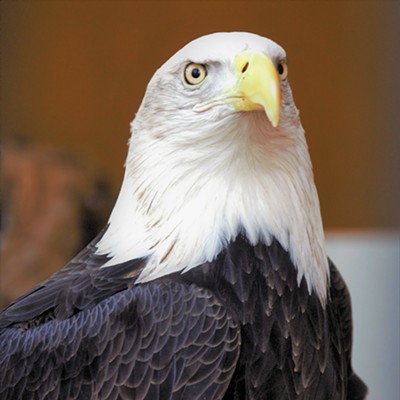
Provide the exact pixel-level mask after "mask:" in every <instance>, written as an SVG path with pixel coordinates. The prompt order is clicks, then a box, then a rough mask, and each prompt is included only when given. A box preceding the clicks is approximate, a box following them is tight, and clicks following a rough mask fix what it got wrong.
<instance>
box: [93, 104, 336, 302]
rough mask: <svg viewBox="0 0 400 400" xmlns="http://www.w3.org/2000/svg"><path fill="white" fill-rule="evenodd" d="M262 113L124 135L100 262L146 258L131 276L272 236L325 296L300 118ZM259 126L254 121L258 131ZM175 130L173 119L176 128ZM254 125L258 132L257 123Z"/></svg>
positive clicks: (147, 275) (144, 277) (184, 265)
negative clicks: (241, 238)
mask: <svg viewBox="0 0 400 400" xmlns="http://www.w3.org/2000/svg"><path fill="white" fill-rule="evenodd" d="M260 118H261V119H266V116H265V115H264V114H263V113H261V112H260V113H259V112H252V113H245V115H244V114H238V115H237V116H236V117H235V118H231V119H230V120H229V122H228V123H227V122H226V121H223V122H222V123H220V124H217V123H216V124H215V126H214V129H211V130H210V126H209V125H208V129H209V131H207V132H201V127H200V126H198V127H197V128H196V133H195V134H194V132H193V131H189V130H188V132H187V133H186V135H182V132H180V134H179V135H175V134H174V131H173V130H170V131H168V132H165V131H161V130H160V131H159V130H158V129H157V128H156V127H155V128H153V129H152V130H151V133H148V130H147V131H146V134H142V133H141V132H143V129H144V127H143V125H142V121H141V119H140V117H139V118H138V117H137V118H136V120H135V121H134V122H133V123H132V138H131V143H130V151H129V155H128V159H127V163H126V173H125V178H124V182H123V185H122V188H121V192H120V195H119V198H118V200H117V203H116V205H115V208H114V210H113V212H112V214H111V217H110V221H109V227H108V229H107V231H106V233H105V235H104V236H103V238H102V240H101V241H100V242H99V244H98V253H101V254H108V255H109V256H110V257H111V260H110V261H109V262H108V263H107V264H106V266H110V265H115V264H117V263H120V262H124V261H127V260H130V259H134V258H138V257H144V256H147V257H149V258H148V260H149V261H148V264H147V266H146V268H145V269H144V270H143V271H142V273H141V275H140V277H139V281H141V282H144V281H149V280H153V279H155V278H157V277H160V276H163V275H166V274H169V273H172V272H177V271H186V270H189V269H191V268H194V267H196V266H197V265H199V264H202V263H204V262H206V261H212V260H213V259H215V257H216V256H217V255H218V254H219V253H220V251H221V250H222V249H223V247H224V246H225V245H226V244H227V243H228V242H229V241H232V240H233V239H235V237H236V236H237V235H238V234H239V233H243V234H245V235H246V236H247V238H248V240H249V241H250V242H251V243H252V244H256V243H257V242H260V241H261V242H264V243H266V244H269V243H270V242H271V240H272V239H273V238H276V239H277V240H278V241H279V242H280V243H281V245H282V246H283V247H284V248H285V249H286V250H287V251H288V252H289V253H290V256H291V258H292V261H293V263H294V265H295V266H296V268H297V271H298V281H299V282H300V280H301V279H302V277H303V276H304V277H305V279H306V281H307V284H308V287H309V290H310V292H311V291H312V290H314V291H315V292H316V293H317V295H318V296H319V298H320V299H321V301H322V302H325V300H326V296H327V294H326V293H327V284H328V276H329V275H328V263H327V257H326V254H325V249H324V234H323V229H322V223H321V216H320V210H319V202H318V196H317V192H316V188H315V185H314V181H313V175H312V167H311V162H310V159H309V154H308V150H307V145H306V142H305V138H304V133H303V130H302V128H301V126H300V125H299V124H298V125H297V126H296V130H295V131H292V132H289V131H288V130H289V129H292V130H293V129H294V128H293V125H289V124H288V125H287V126H285V124H284V121H283V123H282V124H281V125H280V127H279V128H278V129H272V128H271V126H270V125H269V123H268V122H267V121H261V122H263V123H259V122H260V121H259V119H260ZM260 127H264V128H262V129H260ZM180 129H182V127H180ZM263 129H264V130H263Z"/></svg>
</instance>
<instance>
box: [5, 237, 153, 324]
mask: <svg viewBox="0 0 400 400" xmlns="http://www.w3.org/2000/svg"><path fill="white" fill-rule="evenodd" d="M100 238H101V234H100V235H99V237H98V238H96V239H95V240H94V241H93V242H92V243H91V244H89V245H88V246H87V247H86V248H85V249H84V250H83V251H82V252H81V253H79V254H78V255H77V256H76V257H75V258H74V259H72V260H71V261H70V262H69V263H68V264H67V265H66V266H65V267H64V268H62V269H61V270H59V271H58V272H56V273H55V274H54V275H53V276H51V277H50V278H49V279H47V280H46V281H44V282H42V283H41V284H39V285H38V286H37V287H35V288H34V289H32V290H31V291H30V292H28V293H26V294H25V295H23V296H22V297H20V298H19V299H17V300H16V301H15V302H14V303H12V304H10V305H9V306H8V307H7V308H6V309H5V310H3V311H2V313H1V314H0V328H3V327H6V326H11V325H12V324H18V325H19V326H23V327H25V328H29V327H31V326H35V325H38V324H40V323H42V322H46V321H48V320H51V319H53V318H56V319H58V320H63V319H66V318H68V317H70V316H72V315H74V314H75V313H77V312H79V311H81V310H84V309H86V308H89V307H93V306H94V305H96V304H98V303H99V302H100V301H102V300H104V299H106V298H107V297H109V296H112V295H113V294H115V293H118V292H119V291H122V290H125V289H127V288H129V287H132V286H133V284H134V281H135V279H133V278H132V276H133V275H135V274H136V275H138V274H139V273H140V271H141V270H142V268H143V267H144V262H145V261H144V260H142V259H137V260H132V261H129V262H126V263H122V264H118V265H115V266H112V267H104V268H100V267H101V266H102V265H103V264H105V263H106V262H107V261H108V258H107V257H106V256H101V255H97V254H96V253H95V250H96V247H95V245H96V243H97V242H98V240H99V239H100Z"/></svg>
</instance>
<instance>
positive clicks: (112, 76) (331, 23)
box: [0, 0, 400, 228]
mask: <svg viewBox="0 0 400 400" xmlns="http://www.w3.org/2000/svg"><path fill="white" fill-rule="evenodd" d="M399 4H400V3H399V2H398V1H376V2H369V1H363V2H362V1H354V2H349V1H340V2H339V1H330V2H328V1H279V2H278V1H272V2H268V1H264V2H262V1H257V2H256V1H199V0H198V1H146V2H145V1H137V2H133V1H132V2H124V1H114V2H111V1H110V2H108V1H101V2H100V1H79V2H78V1H70V2H62V1H54V2H47V1H46V2H44V1H43V2H41V1H35V2H22V1H16V2H10V1H2V2H1V5H0V6H1V14H2V16H1V24H2V28H1V119H0V122H1V134H2V136H3V137H5V136H15V135H24V136H26V137H28V138H33V139H34V141H35V142H37V143H40V144H45V145H51V146H54V147H57V148H61V149H63V150H65V151H68V152H70V153H72V154H74V155H76V156H77V157H78V158H80V159H81V160H83V161H82V162H84V163H86V164H87V165H90V166H91V167H92V168H96V169H98V170H99V171H101V173H102V174H103V175H104V176H105V177H107V178H108V179H110V180H111V182H112V186H113V188H114V191H115V195H116V194H117V192H118V190H119V186H120V183H121V179H122V174H123V163H124V159H125V155H126V150H127V147H126V143H127V140H128V138H129V122H130V121H131V120H132V118H133V116H134V114H135V112H136V110H137V108H138V106H139V104H140V101H141V98H142V96H143V93H144V91H145V88H146V84H147V82H148V80H149V79H150V77H151V76H152V74H153V73H154V71H155V70H156V69H157V68H158V67H159V66H160V65H161V64H162V63H163V62H164V61H165V60H166V59H168V58H169V57H170V56H171V55H172V54H173V53H174V52H175V51H176V50H177V49H179V48H180V47H181V46H183V45H184V44H186V43H187V42H188V41H190V40H192V39H193V38H195V37H198V36H201V35H203V34H206V33H210V32H214V31H232V30H243V31H252V32H256V33H259V34H261V35H263V36H267V37H270V38H272V39H274V40H275V41H277V42H278V43H280V44H281V45H282V46H283V47H285V49H286V50H287V52H288V56H289V80H290V82H291V85H292V89H293V92H294V96H295V99H296V104H297V106H298V108H299V109H300V111H301V115H302V122H303V125H304V127H305V129H306V132H307V138H308V143H309V146H310V152H311V156H312V159H313V164H314V170H315V177H316V182H317V186H318V190H319V194H320V200H321V206H322V214H323V218H324V223H325V227H328V228H385V227H386V228H387V227H394V226H396V225H397V223H398V222H399V221H398V218H399V212H398V209H399V177H398V176H399V169H400V165H399V146H398V145H399V127H400V123H399V114H400V101H399V100H400V99H399V93H400V78H399V65H400V45H399V43H400V41H399V39H398V37H399V28H398V26H399V21H400V6H399Z"/></svg>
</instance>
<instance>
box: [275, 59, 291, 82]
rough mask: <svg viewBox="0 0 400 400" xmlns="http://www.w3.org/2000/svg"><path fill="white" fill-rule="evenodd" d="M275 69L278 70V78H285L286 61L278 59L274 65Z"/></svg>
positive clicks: (286, 73) (286, 71) (286, 72)
mask: <svg viewBox="0 0 400 400" xmlns="http://www.w3.org/2000/svg"><path fill="white" fill-rule="evenodd" d="M276 69H277V71H278V75H279V78H280V80H281V81H283V80H284V79H286V77H287V75H288V66H287V64H286V61H280V62H279V63H278V65H277V66H276Z"/></svg>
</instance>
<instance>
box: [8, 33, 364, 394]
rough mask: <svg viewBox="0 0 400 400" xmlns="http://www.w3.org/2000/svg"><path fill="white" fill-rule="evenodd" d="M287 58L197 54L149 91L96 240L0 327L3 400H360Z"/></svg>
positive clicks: (238, 44) (260, 46) (218, 48)
mask: <svg viewBox="0 0 400 400" xmlns="http://www.w3.org/2000/svg"><path fill="white" fill-rule="evenodd" d="M287 72H288V70H287V65H286V54H285V51H284V50H283V49H282V48H281V47H280V46H279V45H277V44H276V43H274V42H273V41H271V40H269V39H267V38H263V37H261V36H258V35H255V34H250V33H242V32H233V33H216V34H211V35H207V36H204V37H201V38H199V39H196V40H194V41H192V42H191V43H189V44H188V45H186V46H185V47H183V48H182V49H181V50H180V51H178V52H177V53H176V54H175V55H174V56H173V57H171V58H170V59H169V60H168V61H167V62H166V63H165V64H164V65H163V66H162V67H161V68H160V69H159V70H158V71H157V72H156V73H155V74H154V76H153V77H152V79H151V81H150V82H149V84H148V87H147V90H146V93H145V96H144V98H143V101H142V104H141V106H140V108H139V110H138V112H137V114H136V116H135V119H134V120H133V122H132V124H131V133H132V135H131V139H130V142H129V152H128V157H127V160H126V168H125V176H124V180H123V184H122V187H121V191H120V194H119V197H118V200H117V202H116V205H115V207H114V209H113V211H112V214H111V216H110V219H109V222H108V224H107V226H106V227H105V228H104V230H103V231H102V232H101V233H100V235H99V236H98V237H97V238H95V239H94V240H93V241H92V242H91V243H90V244H89V245H88V246H87V247H86V248H85V249H84V250H83V251H82V252H81V253H79V254H78V255H77V256H76V257H75V258H74V259H72V260H71V261H70V262H69V263H68V264H67V265H66V266H65V267H64V268H62V269H61V270H60V271H58V272H57V273H55V274H54V275H53V276H51V277H50V278H49V279H47V280H46V281H44V282H42V283H41V284H39V285H38V286H37V287H35V288H34V289H32V290H31V291H30V292H28V293H27V294H25V295H24V296H22V297H20V298H19V299H17V300H16V301H15V302H14V303H12V304H11V305H9V306H8V307H7V308H6V309H5V310H3V312H2V313H1V314H0V355H1V366H0V398H1V399H20V398H35V399H135V400H139V399H190V400H194V399H210V400H211V399H331V400H339V399H364V398H365V397H366V393H367V389H366V386H365V385H364V383H363V382H362V381H361V380H360V379H359V378H358V377H357V375H356V374H355V373H354V372H353V370H352V366H351V347H352V320H351V305H350V296H349V293H348V291H347V288H346V285H345V283H344V281H343V280H342V278H341V276H340V274H339V272H338V270H337V269H336V267H335V266H334V265H333V263H332V262H331V261H330V260H329V259H328V258H327V256H326V253H325V247H324V234H323V227H322V222H321V216H320V209H319V200H318V196H317V191H316V188H315V184H314V181H313V173H312V166H311V161H310V157H309V153H308V149H307V144H306V140H305V136H304V131H303V128H302V126H301V122H300V118H299V113H298V110H297V108H296V106H295V104H294V102H293V98H292V94H291V89H290V86H289V83H288V78H287Z"/></svg>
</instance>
